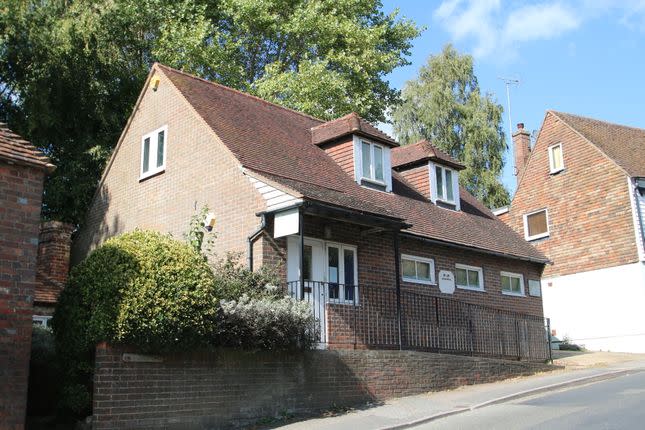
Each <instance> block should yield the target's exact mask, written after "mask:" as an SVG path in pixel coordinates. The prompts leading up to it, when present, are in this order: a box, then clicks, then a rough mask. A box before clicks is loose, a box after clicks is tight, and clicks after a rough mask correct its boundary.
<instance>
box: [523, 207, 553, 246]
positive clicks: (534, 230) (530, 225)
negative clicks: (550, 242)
mask: <svg viewBox="0 0 645 430" xmlns="http://www.w3.org/2000/svg"><path fill="white" fill-rule="evenodd" d="M548 235H549V214H548V212H547V210H546V209H541V210H539V211H536V212H531V213H529V214H526V215H524V238H525V239H526V240H535V239H540V238H543V237H547V236H548Z"/></svg>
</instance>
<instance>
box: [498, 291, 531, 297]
mask: <svg viewBox="0 0 645 430" xmlns="http://www.w3.org/2000/svg"><path fill="white" fill-rule="evenodd" d="M502 294H504V295H505V296H513V297H526V294H524V293H514V292H512V291H503V290H502Z"/></svg>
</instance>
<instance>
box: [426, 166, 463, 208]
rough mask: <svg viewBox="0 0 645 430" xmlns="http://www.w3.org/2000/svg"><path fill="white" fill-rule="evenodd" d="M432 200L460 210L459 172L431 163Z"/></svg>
mask: <svg viewBox="0 0 645 430" xmlns="http://www.w3.org/2000/svg"><path fill="white" fill-rule="evenodd" d="M429 167H430V184H431V190H430V192H431V196H430V197H431V200H432V202H433V203H435V204H439V205H440V206H444V207H448V208H450V209H456V210H459V209H460V207H459V180H458V179H459V174H458V173H457V171H456V170H453V169H450V168H448V167H446V166H443V165H441V164H436V163H430V165H429Z"/></svg>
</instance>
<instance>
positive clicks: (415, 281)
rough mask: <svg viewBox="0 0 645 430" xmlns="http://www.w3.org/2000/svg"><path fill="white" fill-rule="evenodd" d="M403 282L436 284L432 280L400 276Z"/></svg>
mask: <svg viewBox="0 0 645 430" xmlns="http://www.w3.org/2000/svg"><path fill="white" fill-rule="evenodd" d="M402 279H403V282H411V283H413V284H422V285H437V283H436V282H434V281H423V280H421V279H412V278H402Z"/></svg>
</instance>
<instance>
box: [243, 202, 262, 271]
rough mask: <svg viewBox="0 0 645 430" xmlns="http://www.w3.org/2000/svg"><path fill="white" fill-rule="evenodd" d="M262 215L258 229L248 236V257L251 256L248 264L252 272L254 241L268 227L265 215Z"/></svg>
mask: <svg viewBox="0 0 645 430" xmlns="http://www.w3.org/2000/svg"><path fill="white" fill-rule="evenodd" d="M261 217H262V218H261V221H260V226H259V227H258V228H257V230H255V231H254V232H253V233H251V235H250V236H249V237H248V238H247V240H248V252H247V255H248V258H249V260H248V266H249V270H250V271H251V272H252V271H253V242H255V240H256V239H257V238H258V237H260V235H261V234H262V232H263V231H264V229H265V228H266V225H267V223H266V217H265V215H264V214H262V215H261Z"/></svg>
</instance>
